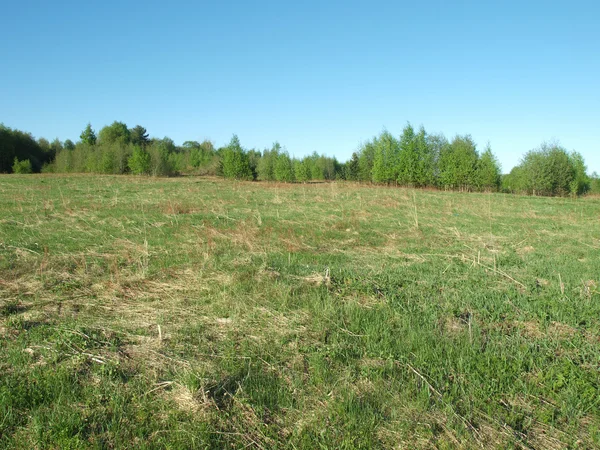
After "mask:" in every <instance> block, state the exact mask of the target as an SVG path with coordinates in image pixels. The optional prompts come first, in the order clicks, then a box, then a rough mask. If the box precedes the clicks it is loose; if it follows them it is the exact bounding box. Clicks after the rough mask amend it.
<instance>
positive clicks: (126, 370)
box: [0, 175, 600, 449]
mask: <svg viewBox="0 0 600 450" xmlns="http://www.w3.org/2000/svg"><path fill="white" fill-rule="evenodd" d="M0 212H1V214H0V447H4V448H24V449H30V448H90V447H92V448H167V447H168V448H245V447H249V448H264V449H271V448H290V449H300V448H307V449H313V448H323V449H325V448H330V449H341V448H440V449H446V448H539V449H560V448H592V447H597V446H600V390H599V387H600V372H599V369H600V327H599V325H600V287H599V284H600V280H599V278H600V199H598V198H583V199H578V200H572V199H559V198H527V197H518V196H508V195H501V194H459V193H445V192H433V191H413V190H404V189H396V188H390V189H388V188H383V187H369V186H355V185H349V184H339V183H332V184H311V185H269V184H262V183H249V182H248V183H236V182H228V181H222V180H217V179H206V178H188V177H185V178H172V179H150V178H136V177H117V176H50V175H48V176H41V175H40V176H16V175H14V176H2V177H0Z"/></svg>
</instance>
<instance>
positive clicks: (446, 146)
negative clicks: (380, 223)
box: [0, 121, 600, 196]
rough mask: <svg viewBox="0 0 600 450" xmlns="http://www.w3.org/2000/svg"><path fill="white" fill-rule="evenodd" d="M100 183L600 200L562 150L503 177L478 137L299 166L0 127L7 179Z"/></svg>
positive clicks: (274, 154)
mask: <svg viewBox="0 0 600 450" xmlns="http://www.w3.org/2000/svg"><path fill="white" fill-rule="evenodd" d="M42 171H43V172H56V173H102V174H128V173H131V174H134V175H153V176H170V175H175V174H180V173H193V174H198V175H215V176H223V177H225V178H230V179H237V180H261V181H278V182H288V183H289V182H310V181H326V180H347V181H356V182H367V183H376V184H385V185H394V186H406V187H431V188H437V189H446V190H459V191H500V192H507V193H516V194H527V195H547V196H567V195H583V194H586V193H589V192H597V193H600V179H599V177H598V175H597V174H595V173H594V174H592V175H591V176H590V175H588V174H587V168H586V166H585V161H584V160H583V157H582V156H581V155H580V154H579V153H577V152H568V151H567V150H566V149H564V148H563V147H561V146H560V145H559V144H557V143H543V144H542V145H541V146H540V147H539V148H537V149H534V150H531V151H529V152H527V153H526V154H525V155H524V156H523V158H522V160H521V162H520V164H519V165H518V166H516V167H515V168H513V169H512V171H511V172H510V173H509V174H506V175H502V173H501V167H500V164H499V162H498V160H497V158H496V156H495V155H494V153H493V152H492V149H491V147H490V145H489V144H487V145H486V146H485V147H484V148H483V150H482V151H479V150H478V149H477V145H476V144H475V142H474V141H473V139H472V138H471V136H470V135H463V136H460V135H457V136H455V137H454V138H453V139H452V140H448V139H447V138H446V137H445V136H444V135H442V134H429V133H427V132H426V131H425V129H424V128H423V127H420V128H419V129H417V130H416V129H415V128H413V126H412V125H410V124H407V125H406V126H405V127H404V129H403V130H402V134H401V135H400V136H398V137H396V136H394V135H393V134H391V133H390V132H389V131H387V130H384V131H382V132H381V133H380V134H379V135H377V136H375V137H373V138H372V139H371V140H369V141H367V142H364V143H363V144H361V145H360V146H359V148H358V149H357V151H355V152H354V153H353V154H352V156H351V158H350V159H349V160H348V161H346V162H344V163H342V162H339V161H338V160H337V159H336V158H335V157H328V156H325V155H319V154H317V153H313V154H311V155H308V156H305V157H303V158H295V157H292V156H290V155H289V153H288V152H287V151H286V150H285V149H284V148H283V147H282V146H281V145H280V144H279V143H277V142H276V143H274V144H273V146H272V147H271V148H268V149H263V150H262V151H261V150H257V149H246V148H244V147H242V145H241V143H240V140H239V139H238V137H237V136H235V135H234V136H233V137H232V139H231V141H230V142H229V143H228V144H227V145H226V146H224V147H220V148H216V147H215V146H214V145H213V143H212V142H210V141H204V142H197V141H186V142H184V143H183V145H181V146H177V145H175V143H174V142H173V141H172V140H171V139H170V138H168V137H165V138H162V139H158V138H150V137H149V135H148V132H147V131H146V129H145V128H144V127H142V126H141V125H136V126H135V127H133V128H129V127H128V126H127V125H126V124H125V123H123V122H118V121H115V122H113V123H112V124H110V125H107V126H105V127H103V128H102V129H101V130H100V131H99V132H98V133H97V134H96V132H95V131H94V129H93V128H92V126H91V124H88V125H87V126H86V127H85V129H84V130H83V131H82V132H81V135H80V137H79V141H78V142H77V143H74V142H72V141H71V140H68V139H67V140H66V141H64V142H61V141H60V140H59V139H55V140H54V141H52V142H49V141H48V140H46V139H44V138H40V139H37V140H36V139H34V138H33V136H31V134H29V133H25V132H22V131H19V130H13V129H10V128H8V127H5V126H4V125H0V173H12V172H15V173H31V172H42Z"/></svg>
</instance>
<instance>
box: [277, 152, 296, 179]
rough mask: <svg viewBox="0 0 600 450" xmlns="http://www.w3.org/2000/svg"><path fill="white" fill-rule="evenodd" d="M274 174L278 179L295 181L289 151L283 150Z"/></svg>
mask: <svg viewBox="0 0 600 450" xmlns="http://www.w3.org/2000/svg"><path fill="white" fill-rule="evenodd" d="M274 175H275V179H276V180H277V181H282V182H285V183H291V182H292V181H294V168H293V166H292V160H291V158H290V155H288V153H287V152H285V151H284V152H281V153H280V154H279V155H278V157H277V161H275V168H274Z"/></svg>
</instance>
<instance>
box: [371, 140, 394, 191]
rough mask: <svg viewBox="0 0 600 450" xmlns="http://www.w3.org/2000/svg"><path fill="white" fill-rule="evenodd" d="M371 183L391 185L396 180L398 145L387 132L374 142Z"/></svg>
mask: <svg viewBox="0 0 600 450" xmlns="http://www.w3.org/2000/svg"><path fill="white" fill-rule="evenodd" d="M374 145H375V155H374V158H373V181H374V182H375V183H388V184H389V183H392V182H394V181H396V180H397V179H398V154H399V152H400V144H399V142H398V140H396V139H395V138H394V136H392V135H391V134H390V133H389V132H388V131H383V132H382V133H381V134H380V135H379V137H378V138H376V139H375V141H374Z"/></svg>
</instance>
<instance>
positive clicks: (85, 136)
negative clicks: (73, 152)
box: [79, 123, 96, 145]
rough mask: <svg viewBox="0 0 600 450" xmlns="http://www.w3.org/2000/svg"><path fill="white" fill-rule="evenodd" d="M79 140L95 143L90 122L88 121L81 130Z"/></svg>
mask: <svg viewBox="0 0 600 450" xmlns="http://www.w3.org/2000/svg"><path fill="white" fill-rule="evenodd" d="M79 139H81V142H82V143H84V144H87V145H95V144H96V133H95V132H94V130H92V124H91V123H88V124H87V126H86V127H85V129H84V130H83V131H82V132H81V135H80V136H79Z"/></svg>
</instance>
